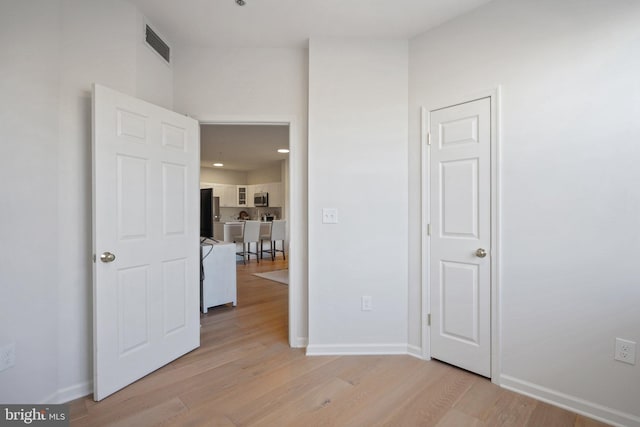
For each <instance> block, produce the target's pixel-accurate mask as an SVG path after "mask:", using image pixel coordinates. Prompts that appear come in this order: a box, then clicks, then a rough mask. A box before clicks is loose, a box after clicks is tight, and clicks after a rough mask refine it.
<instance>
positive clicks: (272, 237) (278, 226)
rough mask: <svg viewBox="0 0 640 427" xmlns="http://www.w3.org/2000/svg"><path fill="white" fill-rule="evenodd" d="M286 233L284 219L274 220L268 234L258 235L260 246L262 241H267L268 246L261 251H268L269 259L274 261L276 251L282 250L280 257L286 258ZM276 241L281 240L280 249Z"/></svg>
mask: <svg viewBox="0 0 640 427" xmlns="http://www.w3.org/2000/svg"><path fill="white" fill-rule="evenodd" d="M286 234H287V221H286V220H284V219H281V220H275V221H273V222H272V223H271V230H270V233H269V234H268V235H262V236H260V248H262V241H263V240H268V241H269V248H270V249H267V250H263V251H261V252H268V253H270V254H271V261H275V259H276V253H277V252H282V259H285V260H286V259H287V256H286V254H285V249H284V240H285V237H286ZM278 242H282V249H278Z"/></svg>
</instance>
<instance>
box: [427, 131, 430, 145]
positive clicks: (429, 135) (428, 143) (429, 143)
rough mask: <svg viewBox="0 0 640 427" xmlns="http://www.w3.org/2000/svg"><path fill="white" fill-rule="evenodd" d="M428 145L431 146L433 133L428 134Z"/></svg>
mask: <svg viewBox="0 0 640 427" xmlns="http://www.w3.org/2000/svg"><path fill="white" fill-rule="evenodd" d="M427 145H431V132H427Z"/></svg>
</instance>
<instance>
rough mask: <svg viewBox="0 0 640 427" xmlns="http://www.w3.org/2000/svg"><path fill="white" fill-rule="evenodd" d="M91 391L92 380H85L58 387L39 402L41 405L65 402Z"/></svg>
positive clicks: (88, 393)
mask: <svg viewBox="0 0 640 427" xmlns="http://www.w3.org/2000/svg"><path fill="white" fill-rule="evenodd" d="M91 393H93V381H86V382H84V383H80V384H76V385H72V386H70V387H66V388H63V389H60V390H58V391H57V392H55V393H53V394H52V395H50V396H49V397H47V398H46V399H44V401H42V402H41V403H42V404H43V405H46V404H60V403H67V402H71V401H72V400H75V399H78V398H80V397H85V396H88V395H90V394H91Z"/></svg>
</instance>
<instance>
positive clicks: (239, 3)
mask: <svg viewBox="0 0 640 427" xmlns="http://www.w3.org/2000/svg"><path fill="white" fill-rule="evenodd" d="M236 4H237V5H238V6H244V5H245V4H247V2H245V1H244V0H236Z"/></svg>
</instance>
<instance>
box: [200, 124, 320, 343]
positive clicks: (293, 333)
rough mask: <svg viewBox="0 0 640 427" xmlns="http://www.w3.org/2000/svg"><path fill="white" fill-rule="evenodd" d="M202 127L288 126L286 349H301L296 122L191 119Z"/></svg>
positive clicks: (300, 162)
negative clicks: (287, 330) (287, 345)
mask: <svg viewBox="0 0 640 427" xmlns="http://www.w3.org/2000/svg"><path fill="white" fill-rule="evenodd" d="M194 118H195V119H196V120H198V121H199V122H200V124H201V125H202V124H204V125H213V124H236V125H240V124H248V125H252V124H253V125H265V124H281V125H288V126H289V150H290V152H289V194H285V197H287V199H286V200H287V206H288V209H289V215H288V216H289V217H288V218H287V221H288V223H289V225H288V226H289V253H288V254H287V257H288V260H289V345H290V346H291V347H294V348H303V347H306V346H307V342H308V338H307V337H306V336H300V335H299V334H298V331H299V330H300V325H302V324H303V321H302V319H303V318H304V317H305V316H306V317H308V309H307V307H306V305H305V304H303V300H302V298H303V295H306V292H305V291H304V288H303V287H304V286H305V285H306V283H307V278H306V276H305V275H304V271H305V266H304V257H303V253H306V251H305V249H304V248H303V245H304V240H303V235H302V234H303V233H302V232H300V227H303V226H305V221H304V220H303V218H304V217H303V215H304V212H305V211H304V206H305V204H304V201H303V200H302V198H301V197H297V195H301V194H304V193H303V190H304V189H303V188H301V186H302V185H303V182H304V181H303V176H301V175H302V173H301V169H302V168H303V167H304V165H305V164H306V163H305V158H304V153H305V151H304V150H303V149H302V148H303V147H301V142H300V141H299V139H298V137H297V132H298V120H297V118H296V117H295V116H290V115H203V116H198V117H194Z"/></svg>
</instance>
